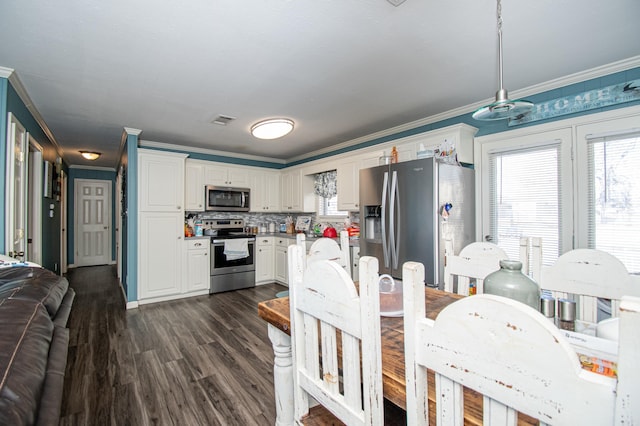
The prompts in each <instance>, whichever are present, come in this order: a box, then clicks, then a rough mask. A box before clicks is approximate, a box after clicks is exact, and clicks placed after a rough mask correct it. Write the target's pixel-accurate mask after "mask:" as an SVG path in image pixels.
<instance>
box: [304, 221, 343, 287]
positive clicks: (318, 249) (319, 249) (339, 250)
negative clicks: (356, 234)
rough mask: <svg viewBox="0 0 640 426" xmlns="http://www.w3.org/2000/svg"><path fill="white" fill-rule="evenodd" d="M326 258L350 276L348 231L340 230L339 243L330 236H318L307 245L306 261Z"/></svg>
mask: <svg viewBox="0 0 640 426" xmlns="http://www.w3.org/2000/svg"><path fill="white" fill-rule="evenodd" d="M321 259H328V260H332V261H334V262H337V263H338V264H339V265H340V266H342V268H343V269H344V270H345V272H346V273H347V274H348V275H349V276H351V259H350V256H349V233H348V232H347V231H340V244H338V243H337V242H336V241H335V240H334V239H332V238H324V237H323V238H318V239H317V240H316V241H314V242H313V244H311V247H309V253H308V257H307V262H309V261H314V260H321Z"/></svg>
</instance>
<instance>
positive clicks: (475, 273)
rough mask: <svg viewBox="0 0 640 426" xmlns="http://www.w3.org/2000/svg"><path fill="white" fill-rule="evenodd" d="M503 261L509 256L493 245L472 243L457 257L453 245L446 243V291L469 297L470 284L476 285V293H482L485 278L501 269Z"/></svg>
mask: <svg viewBox="0 0 640 426" xmlns="http://www.w3.org/2000/svg"><path fill="white" fill-rule="evenodd" d="M503 259H508V256H507V254H506V253H505V251H504V250H502V249H501V248H500V247H498V246H497V245H495V244H493V243H486V242H475V243H471V244H469V245H467V246H465V247H464V248H463V249H462V250H461V251H460V253H459V254H458V255H457V256H456V255H455V254H453V245H452V244H448V243H447V242H446V241H445V266H444V291H447V292H450V293H453V292H457V293H458V294H460V295H463V296H468V295H469V288H470V287H469V286H470V284H471V283H475V287H476V288H475V291H476V293H478V294H480V293H482V292H483V282H484V279H485V277H486V276H487V275H489V274H490V273H492V272H494V271H497V270H498V269H500V261H501V260H503Z"/></svg>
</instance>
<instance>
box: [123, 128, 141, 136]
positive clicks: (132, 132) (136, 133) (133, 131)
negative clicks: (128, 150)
mask: <svg viewBox="0 0 640 426" xmlns="http://www.w3.org/2000/svg"><path fill="white" fill-rule="evenodd" d="M124 132H125V133H126V134H127V135H133V136H140V133H142V130H140V129H134V128H133V127H124Z"/></svg>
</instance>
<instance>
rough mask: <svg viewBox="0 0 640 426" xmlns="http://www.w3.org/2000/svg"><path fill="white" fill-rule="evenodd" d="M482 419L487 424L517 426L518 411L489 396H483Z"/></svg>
mask: <svg viewBox="0 0 640 426" xmlns="http://www.w3.org/2000/svg"><path fill="white" fill-rule="evenodd" d="M482 414H483V415H482V421H483V423H484V424H485V425H495V426H515V425H516V424H518V412H517V411H516V410H514V409H513V408H511V407H508V406H506V405H504V404H503V403H501V402H498V401H496V400H495V399H491V398H489V397H488V396H483V398H482Z"/></svg>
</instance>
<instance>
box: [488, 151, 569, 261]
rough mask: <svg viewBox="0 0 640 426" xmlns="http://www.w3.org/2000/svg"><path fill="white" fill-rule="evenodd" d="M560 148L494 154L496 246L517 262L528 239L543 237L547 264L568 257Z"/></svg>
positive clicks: (491, 202) (491, 227) (493, 239)
mask: <svg viewBox="0 0 640 426" xmlns="http://www.w3.org/2000/svg"><path fill="white" fill-rule="evenodd" d="M560 144H561V141H559V140H558V141H551V142H549V143H548V144H544V145H539V146H535V147H527V148H522V149H509V150H507V149H505V150H496V151H493V152H490V153H489V216H490V224H489V230H490V233H491V242H493V243H494V244H497V245H499V246H500V247H501V248H502V249H503V250H505V251H506V252H507V254H508V255H509V258H511V259H518V258H519V247H520V237H522V236H524V237H541V238H542V241H543V247H544V249H543V259H542V261H543V264H544V265H551V264H552V263H553V262H554V261H555V260H556V259H557V257H558V256H559V254H560V253H562V249H563V248H562V246H561V245H562V242H561V238H560V236H561V229H562V214H561V213H562V209H563V206H562V201H561V200H562V197H561V195H562V194H561V182H562V179H561V172H562V169H561V164H560ZM567 207H568V208H571V207H570V206H567Z"/></svg>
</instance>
